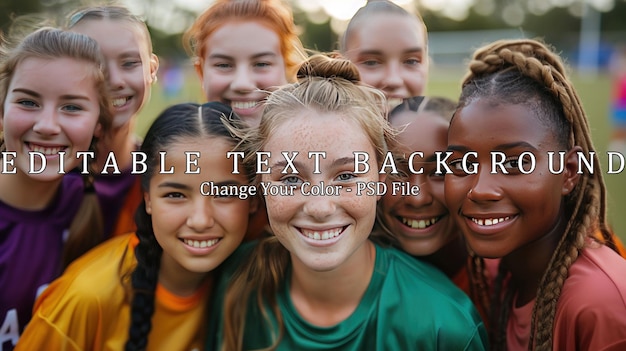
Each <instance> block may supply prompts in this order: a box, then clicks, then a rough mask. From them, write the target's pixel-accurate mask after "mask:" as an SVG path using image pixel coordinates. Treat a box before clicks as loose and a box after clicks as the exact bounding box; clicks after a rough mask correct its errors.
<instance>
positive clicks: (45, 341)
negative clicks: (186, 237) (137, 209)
mask: <svg viewBox="0 0 626 351" xmlns="http://www.w3.org/2000/svg"><path fill="white" fill-rule="evenodd" d="M137 243H138V239H137V237H136V236H135V235H134V234H128V235H122V236H118V237H115V238H112V239H110V240H108V241H107V242H105V243H103V244H101V245H100V246H98V247H96V248H95V249H93V250H92V251H90V252H88V253H87V254H85V255H84V256H83V257H80V258H79V259H77V260H76V261H74V263H72V264H71V265H70V266H69V267H68V268H67V270H66V271H65V273H64V274H63V275H62V276H61V277H59V278H58V279H57V280H55V281H54V282H53V283H51V284H50V286H48V288H46V289H45V290H44V292H43V293H42V294H41V296H40V297H39V298H38V299H37V301H36V302H35V307H34V309H33V311H34V312H33V318H32V320H31V321H30V322H29V323H28V325H27V326H26V329H25V330H24V333H23V334H22V336H21V338H20V340H19V341H18V343H17V346H16V349H15V350H16V351H17V350H44V349H46V350H93V351H104V350H116V351H117V350H123V349H124V345H125V344H126V340H127V339H128V329H129V324H130V297H129V296H128V291H129V290H128V288H127V287H128V286H130V283H129V279H130V273H131V272H132V269H133V268H134V266H135V265H136V259H135V252H134V248H135V246H136V245H137ZM209 284H210V283H207V284H205V285H204V286H203V287H202V288H200V289H199V290H198V291H197V292H196V293H195V294H194V295H193V296H190V297H179V296H175V295H173V294H172V293H170V292H169V291H167V290H165V289H164V288H163V287H162V286H160V285H158V286H157V290H156V299H155V310H154V314H153V316H152V329H151V331H150V334H149V337H148V348H147V349H148V350H200V349H201V348H202V345H203V344H204V340H203V337H202V334H203V332H204V329H205V320H206V308H207V303H208V296H207V295H208V294H209V292H210V289H209Z"/></svg>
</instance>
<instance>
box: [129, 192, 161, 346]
mask: <svg viewBox="0 0 626 351" xmlns="http://www.w3.org/2000/svg"><path fill="white" fill-rule="evenodd" d="M135 222H136V223H137V237H138V238H139V244H138V245H137V247H136V248H135V256H136V257H137V267H136V268H135V270H134V271H133V273H132V275H131V281H132V285H133V292H134V295H133V300H132V303H131V307H130V329H129V332H128V334H129V335H128V341H127V342H126V348H125V349H126V351H135V350H145V349H146V345H147V344H148V335H149V334H150V329H152V314H153V313H154V292H155V290H156V286H157V282H158V278H159V267H160V265H161V254H162V253H163V249H162V248H161V246H160V245H159V243H158V242H157V241H156V238H155V237H154V234H153V231H152V219H151V218H150V215H148V213H146V207H145V202H143V201H142V203H141V205H139V208H138V209H137V212H136V214H135Z"/></svg>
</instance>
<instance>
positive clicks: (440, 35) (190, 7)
mask: <svg viewBox="0 0 626 351" xmlns="http://www.w3.org/2000/svg"><path fill="white" fill-rule="evenodd" d="M118 2H120V3H122V4H124V5H126V6H128V7H129V8H130V9H131V10H132V11H133V12H134V13H135V14H138V15H141V16H143V17H144V19H145V20H146V22H147V24H148V26H149V28H150V32H151V35H152V40H153V44H154V52H155V53H156V54H157V55H158V56H159V59H160V61H161V66H160V69H159V80H158V83H157V84H156V85H155V86H154V88H153V91H152V98H151V100H150V102H149V103H148V105H147V106H146V107H145V108H144V109H143V111H142V113H141V115H140V117H139V126H138V132H139V133H140V134H143V133H145V131H146V130H147V128H148V126H149V125H150V123H151V121H152V119H153V118H154V117H155V116H156V115H157V114H158V113H159V112H160V111H161V110H162V109H163V108H164V107H165V106H167V105H170V104H173V103H178V102H184V101H195V102H202V96H201V89H200V84H199V80H198V78H197V77H196V75H195V73H194V71H193V68H192V66H191V62H190V60H189V57H188V55H187V54H186V53H185V51H184V49H183V46H182V33H183V31H184V30H185V29H186V28H187V27H189V26H190V25H191V23H192V22H193V20H194V19H195V17H196V16H197V15H198V14H199V13H200V12H201V11H202V10H203V9H205V8H206V7H208V6H209V5H210V4H211V3H212V1H211V0H118ZM287 2H288V3H290V4H291V6H292V8H293V11H294V19H295V22H296V24H297V25H298V27H299V30H300V38H301V40H302V42H303V43H304V45H305V47H306V48H309V49H314V50H319V51H331V50H335V49H337V45H336V44H337V40H338V36H339V35H340V34H341V33H342V32H343V30H344V29H345V26H346V25H347V22H348V20H349V19H350V18H351V17H352V15H353V14H354V13H355V12H356V11H357V9H358V8H359V7H361V6H363V5H364V4H365V3H366V0H288V1H287ZM393 2H395V3H397V4H399V5H401V6H402V7H404V8H406V9H407V10H408V11H411V12H419V13H420V14H421V15H422V17H423V18H424V22H425V23H426V25H427V27H428V31H429V54H430V58H431V70H430V80H429V84H428V87H427V90H426V94H428V95H443V96H447V97H450V98H457V97H458V94H459V92H460V81H461V78H462V76H463V74H464V69H465V67H464V65H466V63H467V61H468V60H469V58H470V57H471V54H472V52H473V51H474V49H476V48H478V47H479V46H481V45H482V44H484V43H487V42H490V41H493V40H497V39H512V38H540V39H543V40H544V41H545V42H547V43H549V44H551V45H552V46H553V47H555V48H556V50H557V51H558V52H560V53H561V55H562V57H563V58H564V60H565V62H566V63H567V65H568V66H569V68H570V75H571V78H572V79H573V81H574V84H575V87H576V90H577V91H578V93H579V95H580V97H581V99H582V101H583V104H584V107H585V111H586V112H587V114H588V117H589V120H590V127H591V129H592V134H593V139H594V142H595V145H596V149H597V152H598V153H599V156H600V160H601V164H600V167H601V169H602V172H604V175H605V180H606V183H607V188H608V209H609V221H610V223H611V225H612V226H613V228H614V229H615V231H616V232H617V234H618V235H619V236H620V237H621V238H622V239H623V240H626V215H624V214H623V212H622V211H623V210H624V209H626V172H619V173H615V174H609V173H608V172H607V168H608V157H607V153H606V152H607V149H608V148H609V143H610V137H611V134H612V125H611V122H610V105H611V102H612V99H613V96H614V94H615V93H616V92H615V90H614V85H616V84H614V83H616V81H617V79H618V72H617V71H616V70H615V69H614V65H613V63H614V62H616V61H617V60H616V59H615V57H616V55H617V53H619V52H620V51H624V47H626V0H503V1H496V0H396V1H393ZM88 3H91V4H93V3H94V2H93V1H90V2H88ZM84 4H85V1H81V0H2V1H1V2H0V29H2V30H3V31H4V30H6V29H7V28H8V26H9V24H10V22H11V18H12V17H13V16H19V15H25V14H29V13H44V14H45V16H47V17H49V18H51V19H56V20H60V19H62V18H64V15H65V14H67V13H69V12H70V11H72V10H73V9H75V8H76V7H79V6H82V5H84ZM59 23H62V22H59ZM625 62H626V60H625ZM611 149H613V146H611ZM620 151H621V152H623V153H624V152H626V150H620ZM614 168H616V169H617V167H614ZM596 169H597V168H596Z"/></svg>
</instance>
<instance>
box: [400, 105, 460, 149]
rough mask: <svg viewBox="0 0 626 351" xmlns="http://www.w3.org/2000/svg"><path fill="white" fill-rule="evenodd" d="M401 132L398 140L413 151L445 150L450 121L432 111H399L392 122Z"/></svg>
mask: <svg viewBox="0 0 626 351" xmlns="http://www.w3.org/2000/svg"><path fill="white" fill-rule="evenodd" d="M391 124H392V125H393V126H394V127H395V128H398V129H399V130H400V131H401V132H400V133H399V134H398V136H397V139H398V142H399V143H400V144H401V145H402V146H404V147H406V148H409V149H411V151H428V150H431V149H433V150H434V151H442V150H445V148H446V145H447V137H448V126H449V124H448V122H447V121H446V120H444V119H443V118H442V117H441V116H439V115H437V114H435V113H432V112H421V113H416V112H413V111H404V112H401V113H398V114H397V115H396V116H395V117H394V118H393V120H392V123H391Z"/></svg>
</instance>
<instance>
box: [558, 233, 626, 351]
mask: <svg viewBox="0 0 626 351" xmlns="http://www.w3.org/2000/svg"><path fill="white" fill-rule="evenodd" d="M625 276H626V260H624V259H623V258H622V257H620V256H619V255H617V254H616V253H615V252H614V251H613V250H611V249H610V248H608V247H606V246H604V245H596V246H591V247H585V248H584V249H583V250H582V251H581V254H580V256H579V257H578V259H577V260H576V261H575V262H574V264H573V265H572V267H570V270H569V275H568V277H567V280H566V281H565V284H564V285H563V290H562V291H561V296H560V297H559V301H558V305H557V312H556V317H555V342H561V343H564V342H566V341H567V340H569V339H568V337H570V338H571V337H574V336H575V338H576V343H577V344H578V345H579V346H583V348H587V349H600V348H602V347H606V346H608V345H611V344H613V343H615V342H622V343H626V279H624V277H625ZM559 331H560V332H559ZM570 342H574V341H571V340H570Z"/></svg>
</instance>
